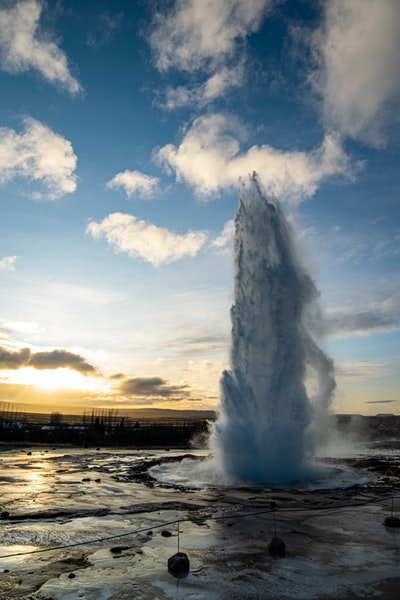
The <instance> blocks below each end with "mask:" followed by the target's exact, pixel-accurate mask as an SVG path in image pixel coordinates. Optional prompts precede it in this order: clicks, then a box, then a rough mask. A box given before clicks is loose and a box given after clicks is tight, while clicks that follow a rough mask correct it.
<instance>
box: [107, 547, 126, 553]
mask: <svg viewBox="0 0 400 600" xmlns="http://www.w3.org/2000/svg"><path fill="white" fill-rule="evenodd" d="M129 548H130V546H114V547H113V548H110V552H111V553H112V554H120V553H121V552H122V551H123V550H129Z"/></svg>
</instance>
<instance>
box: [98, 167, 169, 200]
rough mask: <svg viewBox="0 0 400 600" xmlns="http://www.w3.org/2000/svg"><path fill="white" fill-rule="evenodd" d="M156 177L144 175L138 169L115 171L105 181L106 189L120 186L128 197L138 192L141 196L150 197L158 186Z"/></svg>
mask: <svg viewBox="0 0 400 600" xmlns="http://www.w3.org/2000/svg"><path fill="white" fill-rule="evenodd" d="M158 182H159V180H158V178H157V177H151V176H150V175H145V174H144V173H140V172H139V171H123V172H122V173H117V175H115V177H113V179H111V180H110V181H109V182H108V183H107V188H108V189H115V188H122V189H123V190H125V193H126V195H127V196H128V198H130V197H131V196H133V194H138V196H140V197H141V198H150V197H151V196H152V195H153V194H154V192H155V191H156V190H157V187H158Z"/></svg>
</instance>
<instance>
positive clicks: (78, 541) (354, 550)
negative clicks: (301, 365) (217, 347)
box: [0, 448, 400, 600]
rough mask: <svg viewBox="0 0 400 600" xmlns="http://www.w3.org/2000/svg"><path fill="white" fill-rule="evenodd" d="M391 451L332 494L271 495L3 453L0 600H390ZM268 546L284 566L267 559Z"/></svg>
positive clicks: (395, 540)
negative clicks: (276, 548) (176, 563)
mask: <svg viewBox="0 0 400 600" xmlns="http://www.w3.org/2000/svg"><path fill="white" fill-rule="evenodd" d="M392 450H393V449H387V448H386V449H385V450H384V451H382V453H381V454H380V453H379V452H377V451H375V452H374V454H373V456H369V455H366V454H365V453H364V454H363V455H359V456H352V457H347V458H346V459H341V461H340V462H341V465H342V467H343V469H346V470H347V472H349V469H351V473H352V474H354V481H351V479H349V480H348V482H347V483H346V485H342V486H341V487H329V486H328V484H327V486H326V487H325V488H324V487H323V486H322V487H319V488H318V489H313V488H312V487H311V486H309V487H307V486H303V487H302V488H301V487H298V488H297V489H295V488H292V489H288V488H286V489H278V488H275V489H273V488H261V487H260V488H254V487H237V488H229V487H222V488H221V487H215V486H214V487H209V488H204V487H203V488H196V487H195V486H193V487H187V486H182V485H178V484H176V485H173V484H171V483H168V484H162V483H160V482H159V481H157V480H155V479H154V478H152V477H151V475H149V468H150V467H153V468H154V467H156V466H157V465H159V464H160V463H162V464H165V463H166V462H168V461H172V462H173V461H177V460H180V459H181V458H182V453H180V452H173V451H170V452H166V451H160V450H155V451H148V450H146V451H143V452H140V451H130V450H109V449H107V450H101V449H98V450H96V449H93V450H87V449H85V450H83V449H73V448H57V449H52V448H23V449H21V448H2V450H1V451H0V486H1V499H0V599H2V600H6V599H7V600H8V599H10V600H11V599H22V598H24V599H29V600H76V599H80V598H81V599H85V600H112V599H115V600H116V599H118V600H124V599H130V600H131V599H132V598H135V600H153V599H158V598H159V599H165V600H168V599H174V600H181V599H182V600H203V599H204V600H225V599H226V600H228V599H229V600H246V599H247V598H248V599H252V600H261V599H266V598H271V599H280V600H285V599H288V600H292V599H296V600H302V599H310V600H312V599H318V600H330V599H333V598H336V599H337V598H342V599H345V598H348V599H349V600H353V599H357V598H363V599H364V598H374V599H375V598H378V599H379V598H381V599H382V600H394V599H396V600H397V599H398V597H399V589H400V528H397V527H387V526H385V525H384V521H385V518H386V517H387V516H390V515H391V513H392V510H394V511H395V514H398V516H400V514H399V513H400V477H399V462H398V460H399V458H398V450H397V451H396V450H393V451H392ZM193 454H194V459H195V460H194V462H193V464H195V462H196V461H197V460H199V459H201V458H202V457H204V453H202V452H197V453H196V452H195V453H193ZM186 460H187V461H188V460H191V459H190V458H186ZM331 462H335V464H336V465H338V462H337V460H335V461H333V459H331ZM339 466H340V465H339ZM342 467H341V468H342ZM172 468H173V467H172ZM151 472H152V473H153V472H154V471H151ZM193 483H195V482H193ZM275 535H276V536H277V537H279V538H280V539H281V540H283V541H284V543H285V549H286V553H285V556H277V555H274V554H270V553H269V552H268V542H269V540H270V539H271V538H272V537H273V536H275ZM177 551H181V552H184V553H186V554H187V556H188V558H189V561H190V571H189V573H188V574H187V575H186V576H184V577H180V578H177V577H175V576H174V575H172V574H171V573H170V572H168V568H167V563H168V558H169V557H171V556H172V555H173V554H175V553H176V552H177Z"/></svg>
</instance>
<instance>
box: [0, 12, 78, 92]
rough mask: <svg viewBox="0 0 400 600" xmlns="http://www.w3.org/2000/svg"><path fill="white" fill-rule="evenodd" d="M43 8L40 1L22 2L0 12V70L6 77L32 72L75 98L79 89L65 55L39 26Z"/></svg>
mask: <svg viewBox="0 0 400 600" xmlns="http://www.w3.org/2000/svg"><path fill="white" fill-rule="evenodd" d="M43 6H44V3H43V2H42V1H40V0H21V1H20V2H17V3H11V6H10V7H9V8H3V9H1V10H0V66H1V68H2V69H3V70H4V71H7V72H8V73H23V72H25V71H28V70H30V69H35V70H37V71H39V72H40V73H41V75H42V76H43V77H44V78H45V79H46V80H47V81H49V82H51V83H56V84H59V85H61V86H62V87H64V88H66V89H67V90H68V91H69V92H70V93H71V94H76V93H78V92H79V91H80V90H81V86H80V85H79V83H78V81H77V80H76V79H75V78H74V77H73V76H72V75H71V73H70V70H69V67H68V60H67V57H66V55H65V54H64V52H63V51H62V50H61V49H60V48H59V47H58V46H57V44H56V43H55V42H54V41H52V40H51V35H50V32H48V31H46V32H45V31H43V30H41V28H40V26H39V21H40V16H41V13H42V10H43Z"/></svg>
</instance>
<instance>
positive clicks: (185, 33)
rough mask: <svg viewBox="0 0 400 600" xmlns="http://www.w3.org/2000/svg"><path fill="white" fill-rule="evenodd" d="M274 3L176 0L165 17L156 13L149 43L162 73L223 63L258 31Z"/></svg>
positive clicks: (258, 0) (245, 0)
mask: <svg viewBox="0 0 400 600" xmlns="http://www.w3.org/2000/svg"><path fill="white" fill-rule="evenodd" d="M275 3H276V1H275V0H220V1H219V2H215V0H202V1H201V2H199V1H198V0H176V1H175V4H174V6H173V9H172V10H171V11H170V12H169V13H168V14H165V15H162V14H161V13H157V14H156V15H155V18H154V29H153V32H152V34H151V35H150V38H149V42H150V45H151V47H152V49H153V51H154V53H155V56H156V65H157V68H158V69H159V70H160V71H166V70H167V69H169V68H171V67H174V68H178V69H182V70H184V71H189V72H190V71H193V70H196V69H204V68H205V67H207V66H210V65H211V66H213V65H215V64H220V63H221V61H225V60H226V59H227V58H228V57H230V56H232V55H233V54H234V52H235V51H236V49H237V43H238V41H239V40H242V39H243V38H245V37H246V36H247V35H249V34H250V33H253V32H255V31H257V30H258V28H259V27H260V24H261V22H262V19H263V17H264V15H265V13H266V11H267V10H268V9H269V8H270V7H271V6H273V5H274V4H275Z"/></svg>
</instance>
